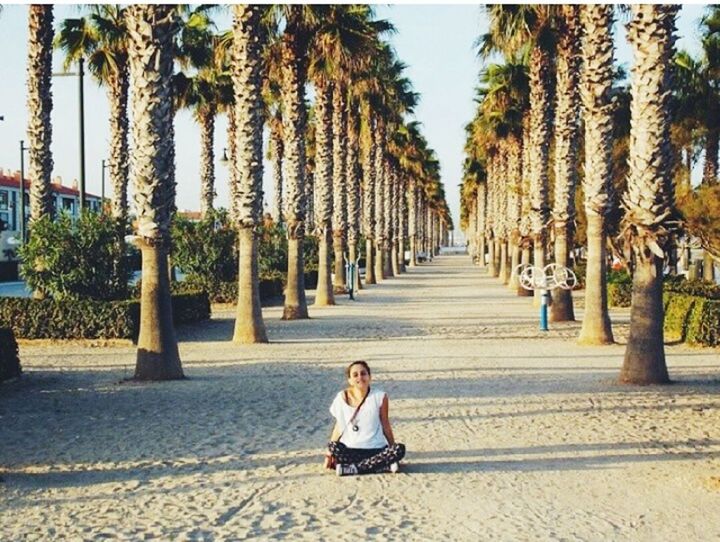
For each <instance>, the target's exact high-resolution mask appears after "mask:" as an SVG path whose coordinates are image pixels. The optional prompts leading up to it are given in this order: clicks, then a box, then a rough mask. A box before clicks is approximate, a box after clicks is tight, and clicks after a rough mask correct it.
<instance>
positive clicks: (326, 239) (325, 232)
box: [315, 226, 335, 307]
mask: <svg viewBox="0 0 720 542" xmlns="http://www.w3.org/2000/svg"><path fill="white" fill-rule="evenodd" d="M331 244H332V232H331V231H330V228H329V227H327V226H323V227H322V231H321V232H320V235H319V236H318V259H319V262H318V283H317V290H316V292H315V306H317V307H325V306H328V305H334V304H335V296H334V292H333V285H332V280H330V266H331V260H332V259H331V250H330V247H331Z"/></svg>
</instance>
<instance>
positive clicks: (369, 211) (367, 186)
mask: <svg viewBox="0 0 720 542" xmlns="http://www.w3.org/2000/svg"><path fill="white" fill-rule="evenodd" d="M360 111H361V114H362V117H363V119H364V121H365V122H364V125H365V126H366V128H367V131H366V137H365V138H364V141H363V143H364V145H362V147H361V150H362V161H361V165H362V175H363V179H362V187H363V189H362V226H363V232H364V233H365V284H375V265H374V264H375V262H374V258H373V245H374V242H375V182H376V181H375V138H374V137H373V133H374V131H375V130H374V126H375V120H374V117H373V115H372V114H371V112H370V107H369V106H368V104H367V103H363V104H362V106H361V109H360Z"/></svg>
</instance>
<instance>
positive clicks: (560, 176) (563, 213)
mask: <svg viewBox="0 0 720 542" xmlns="http://www.w3.org/2000/svg"><path fill="white" fill-rule="evenodd" d="M561 12H562V15H561V18H560V41H559V43H558V55H557V66H556V77H557V94H556V95H557V102H556V109H555V194H554V198H555V199H554V206H553V210H552V217H553V223H554V228H555V263H557V264H558V265H563V266H566V267H567V266H568V264H569V260H568V251H569V249H570V247H572V246H573V244H574V243H573V237H574V225H575V188H576V187H577V183H578V162H579V149H578V146H579V140H580V123H579V108H580V94H579V86H580V54H581V43H580V36H581V26H580V6H578V5H572V4H564V5H563V6H562V7H561ZM550 320H551V321H553V322H566V321H572V320H575V313H574V311H573V301H572V294H571V291H570V290H565V289H562V288H555V289H554V290H553V291H552V305H551V306H550Z"/></svg>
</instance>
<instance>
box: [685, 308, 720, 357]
mask: <svg viewBox="0 0 720 542" xmlns="http://www.w3.org/2000/svg"><path fill="white" fill-rule="evenodd" d="M685 340H686V341H687V342H688V343H690V344H702V345H704V346H720V301H719V300H717V299H705V298H702V297H698V298H696V301H695V303H694V304H693V306H692V310H691V311H690V315H689V317H688V322H687V335H686V337H685Z"/></svg>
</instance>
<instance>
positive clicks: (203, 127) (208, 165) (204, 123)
mask: <svg viewBox="0 0 720 542" xmlns="http://www.w3.org/2000/svg"><path fill="white" fill-rule="evenodd" d="M215 114H216V110H215V107H214V106H208V107H207V108H205V109H203V111H201V112H200V113H199V114H198V117H199V121H200V216H201V217H202V218H205V217H206V216H207V215H208V213H209V212H211V211H212V210H213V200H214V199H215Z"/></svg>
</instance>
